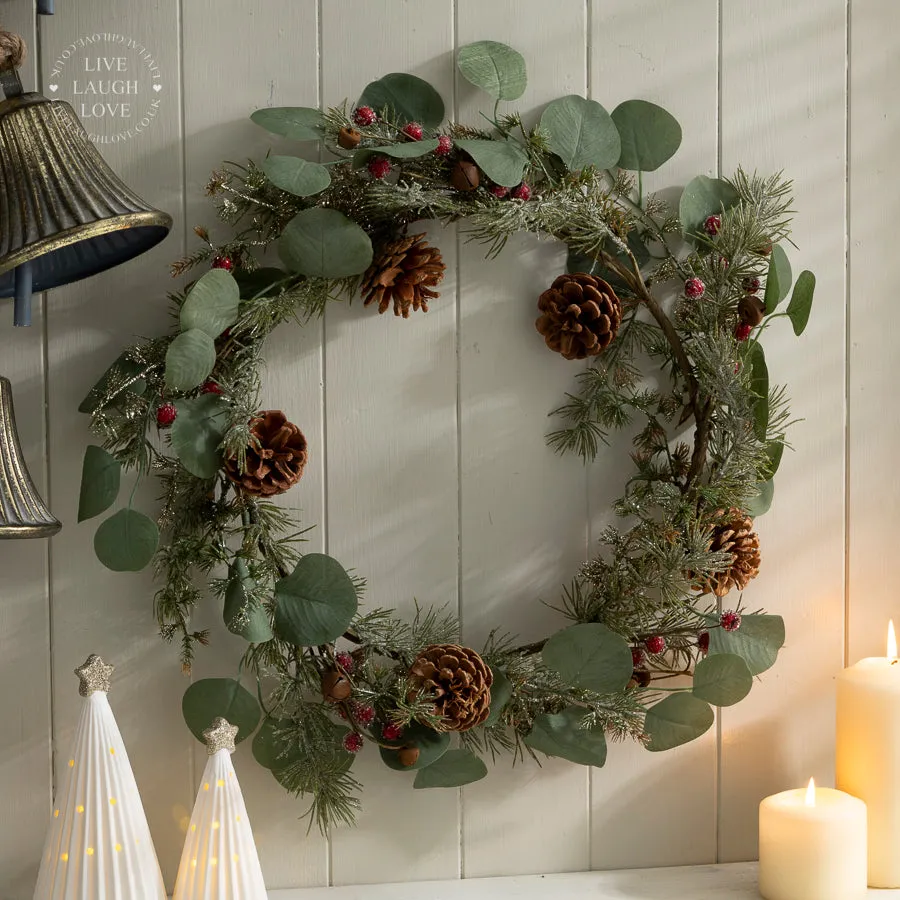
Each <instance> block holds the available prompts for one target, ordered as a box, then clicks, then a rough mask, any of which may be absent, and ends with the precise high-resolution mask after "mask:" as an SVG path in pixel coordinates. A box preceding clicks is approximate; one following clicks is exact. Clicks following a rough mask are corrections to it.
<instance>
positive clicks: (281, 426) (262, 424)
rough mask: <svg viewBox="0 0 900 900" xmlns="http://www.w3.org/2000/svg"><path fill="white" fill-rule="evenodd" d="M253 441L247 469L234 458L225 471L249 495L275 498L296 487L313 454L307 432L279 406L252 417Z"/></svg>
mask: <svg viewBox="0 0 900 900" xmlns="http://www.w3.org/2000/svg"><path fill="white" fill-rule="evenodd" d="M250 434H251V435H252V436H253V438H254V439H253V440H251V441H250V444H249V446H248V447H247V461H246V465H245V471H243V472H241V471H240V470H239V468H238V461H237V460H236V459H234V458H231V459H226V460H225V474H226V475H227V476H228V478H229V480H231V481H232V482H233V483H234V484H236V485H238V487H239V488H240V489H241V490H242V491H244V493H246V494H253V495H254V496H256V497H273V496H275V495H276V494H283V493H284V492H285V491H286V490H288V489H289V488H292V487H293V486H294V485H295V484H296V483H297V482H298V481H299V480H300V478H301V476H302V475H303V469H304V468H305V467H306V461H307V459H308V457H309V454H308V452H307V447H306V438H305V437H304V436H303V432H302V431H301V430H300V429H299V428H298V427H297V426H296V425H294V424H292V423H291V422H288V420H287V418H286V417H285V415H284V413H283V412H281V410H278V409H269V410H266V411H264V412H261V413H259V415H258V416H255V417H254V418H253V419H251V420H250Z"/></svg>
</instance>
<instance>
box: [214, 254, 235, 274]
mask: <svg viewBox="0 0 900 900" xmlns="http://www.w3.org/2000/svg"><path fill="white" fill-rule="evenodd" d="M212 267H213V268H214V269H224V270H225V271H226V272H230V271H231V270H232V269H233V268H234V260H233V259H232V258H231V257H230V256H217V257H216V258H215V259H214V260H213V262H212Z"/></svg>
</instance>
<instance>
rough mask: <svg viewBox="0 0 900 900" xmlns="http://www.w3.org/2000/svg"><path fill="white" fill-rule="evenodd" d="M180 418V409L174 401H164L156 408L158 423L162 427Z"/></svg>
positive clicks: (166, 426)
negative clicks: (176, 407)
mask: <svg viewBox="0 0 900 900" xmlns="http://www.w3.org/2000/svg"><path fill="white" fill-rule="evenodd" d="M177 418H178V410H177V409H175V404H174V403H163V405H162V406H160V407H159V409H157V410H156V424H157V425H159V427H160V428H168V427H169V426H170V425H171V424H172V423H173V422H174V421H175V420H176V419H177Z"/></svg>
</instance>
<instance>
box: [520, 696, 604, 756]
mask: <svg viewBox="0 0 900 900" xmlns="http://www.w3.org/2000/svg"><path fill="white" fill-rule="evenodd" d="M584 714H585V710H583V709H582V708H581V707H578V706H568V707H566V709H564V710H563V711H562V712H561V713H541V715H539V716H538V717H537V718H536V719H535V720H534V726H533V728H532V729H531V732H530V733H529V734H528V735H527V736H526V737H525V743H526V745H527V746H529V747H531V749H532V750H537V751H538V752H540V753H546V754H547V756H559V757H560V758H561V759H567V760H569V762H573V763H578V765H580V766H598V767H599V766H603V765H604V764H605V763H606V737H605V736H604V734H603V729H602V728H594V729H587V728H582V727H581V725H582V722H583V721H584Z"/></svg>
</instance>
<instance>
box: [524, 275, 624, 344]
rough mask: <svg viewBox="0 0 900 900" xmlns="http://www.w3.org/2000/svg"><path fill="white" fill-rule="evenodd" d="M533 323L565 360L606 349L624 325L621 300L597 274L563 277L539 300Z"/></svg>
mask: <svg viewBox="0 0 900 900" xmlns="http://www.w3.org/2000/svg"><path fill="white" fill-rule="evenodd" d="M538 309H539V310H540V311H541V315H540V316H539V317H538V319H537V321H536V322H535V323H534V324H535V327H536V328H537V330H538V331H539V332H540V333H541V334H542V335H543V336H544V340H545V341H546V342H547V346H548V347H549V348H550V349H551V350H555V351H556V352H557V353H561V354H562V355H563V356H564V357H565V358H566V359H584V358H585V357H588V356H596V355H597V354H598V353H601V352H602V351H603V350H605V349H606V348H607V347H608V346H609V345H610V343H611V342H612V340H613V339H614V338H615V336H616V332H617V331H618V330H619V325H620V324H621V322H622V301H621V300H619V298H618V297H617V296H616V292H615V291H614V290H613V289H612V288H611V287H610V286H609V285H608V284H607V283H606V282H605V281H604V280H603V279H602V278H597V276H596V275H588V274H586V273H584V272H578V273H577V274H575V275H560V276H559V277H558V278H557V279H556V280H555V281H554V282H553V284H551V285H550V287H549V288H547V290H546V291H544V293H543V294H541V296H540V297H539V298H538Z"/></svg>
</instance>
